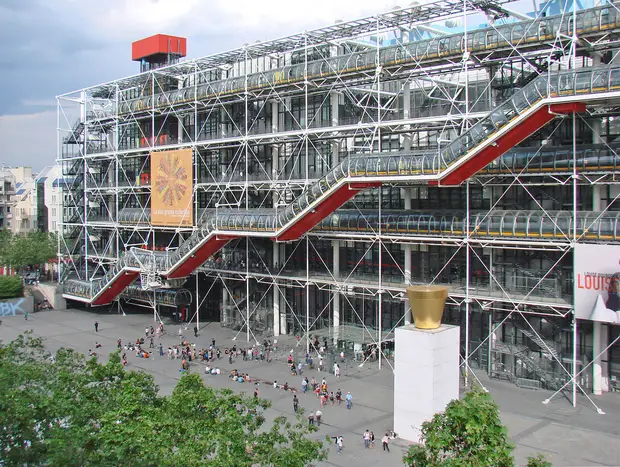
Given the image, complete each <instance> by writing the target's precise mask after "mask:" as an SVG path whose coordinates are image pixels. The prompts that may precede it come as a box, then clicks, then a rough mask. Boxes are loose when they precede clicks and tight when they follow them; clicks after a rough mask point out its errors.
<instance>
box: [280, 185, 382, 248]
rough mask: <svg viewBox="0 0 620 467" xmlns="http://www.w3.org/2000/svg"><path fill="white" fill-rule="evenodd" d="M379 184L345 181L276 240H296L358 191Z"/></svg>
mask: <svg viewBox="0 0 620 467" xmlns="http://www.w3.org/2000/svg"><path fill="white" fill-rule="evenodd" d="M377 186H381V182H371V183H368V182H366V183H365V182H360V183H347V184H345V185H343V186H341V187H340V188H338V189H337V190H335V191H334V192H333V193H332V194H331V195H330V196H329V198H327V199H325V200H324V201H322V202H321V203H319V205H318V206H316V207H315V208H314V209H312V210H311V211H309V212H308V213H307V214H306V215H305V216H303V217H302V218H301V219H299V220H298V221H297V222H295V223H294V224H293V225H291V226H290V227H289V228H288V229H287V230H285V231H284V232H283V233H281V234H280V235H278V237H276V240H277V241H280V242H286V241H290V240H296V239H298V238H299V237H301V236H302V235H303V234H305V233H306V232H308V231H309V230H310V229H312V227H314V226H315V225H317V224H318V223H319V222H321V221H322V220H323V219H325V218H326V217H327V216H329V215H330V214H331V213H332V212H334V211H335V210H336V209H338V208H339V207H340V206H342V205H343V204H344V203H346V202H347V201H348V200H350V199H351V198H353V197H354V196H355V195H356V194H358V193H359V192H360V191H362V190H365V189H366V188H373V187H377Z"/></svg>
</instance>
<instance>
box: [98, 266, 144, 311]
mask: <svg viewBox="0 0 620 467" xmlns="http://www.w3.org/2000/svg"><path fill="white" fill-rule="evenodd" d="M138 274H139V273H137V272H134V271H131V272H124V273H122V274H121V275H120V276H118V277H117V278H116V280H115V281H114V282H112V284H110V285H109V286H108V287H107V288H106V289H105V291H104V292H103V293H102V294H101V295H99V297H97V299H96V300H94V301H93V303H92V304H93V305H107V304H108V303H112V301H113V300H114V299H115V298H116V297H118V296H119V294H120V293H121V292H122V291H123V290H125V288H126V287H127V286H128V285H129V284H131V283H132V282H133V281H135V280H136V278H137V277H138Z"/></svg>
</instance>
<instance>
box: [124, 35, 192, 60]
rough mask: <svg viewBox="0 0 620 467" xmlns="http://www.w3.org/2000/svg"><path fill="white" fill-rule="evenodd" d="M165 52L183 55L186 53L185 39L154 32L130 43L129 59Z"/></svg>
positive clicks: (163, 53)
mask: <svg viewBox="0 0 620 467" xmlns="http://www.w3.org/2000/svg"><path fill="white" fill-rule="evenodd" d="M167 54H172V55H178V56H180V57H185V55H186V54H187V39H186V38H185V37H179V36H169V35H167V34H155V35H154V36H150V37H146V38H144V39H140V40H139V41H135V42H133V43H132V44H131V59H132V60H133V61H140V60H142V59H143V58H148V57H151V56H153V55H167Z"/></svg>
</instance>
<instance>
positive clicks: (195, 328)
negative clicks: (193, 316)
mask: <svg viewBox="0 0 620 467" xmlns="http://www.w3.org/2000/svg"><path fill="white" fill-rule="evenodd" d="M194 337H198V326H194Z"/></svg>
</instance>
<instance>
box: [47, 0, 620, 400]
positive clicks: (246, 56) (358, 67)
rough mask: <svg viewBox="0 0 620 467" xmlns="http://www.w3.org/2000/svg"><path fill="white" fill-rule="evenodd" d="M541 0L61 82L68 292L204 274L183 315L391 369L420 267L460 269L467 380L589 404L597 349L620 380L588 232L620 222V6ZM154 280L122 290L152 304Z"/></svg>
mask: <svg viewBox="0 0 620 467" xmlns="http://www.w3.org/2000/svg"><path fill="white" fill-rule="evenodd" d="M545 5H546V6H545V7H544V8H542V9H540V11H537V12H535V13H534V14H533V15H531V17H530V16H527V15H524V14H522V13H519V12H518V11H519V10H520V7H519V6H518V4H517V5H512V4H509V3H503V2H494V3H492V2H471V1H467V0H465V1H463V2H461V1H449V0H445V1H439V2H435V3H429V4H425V5H416V4H412V5H411V6H409V7H407V8H404V9H396V10H394V11H391V12H389V13H385V14H380V15H377V16H373V17H369V18H364V19H362V20H358V21H351V22H346V23H340V24H336V25H333V26H330V27H327V28H322V29H317V30H314V31H309V32H306V33H303V34H298V35H295V36H291V37H287V38H283V39H280V40H275V41H269V42H264V43H257V44H252V45H246V46H244V47H243V48H241V49H237V50H233V51H229V52H225V53H221V54H216V55H213V56H209V57H206V58H203V59H197V60H189V61H185V62H180V63H175V64H172V65H170V66H167V67H162V68H157V69H154V70H150V71H148V72H145V73H141V74H139V75H136V76H132V77H129V78H124V79H119V80H117V81H113V82H110V83H105V84H102V85H98V86H94V87H91V88H85V89H82V90H80V91H78V92H74V93H69V94H66V95H62V96H59V97H58V128H59V139H58V161H59V164H61V165H62V169H63V176H64V184H65V189H66V194H65V197H64V198H65V204H64V221H63V228H62V235H61V238H60V243H59V253H60V255H61V256H62V258H63V260H64V261H63V265H64V268H63V272H62V275H61V280H62V281H63V282H64V283H65V296H66V297H67V298H69V299H70V300H75V301H82V302H86V303H91V304H107V303H111V302H112V301H113V300H118V299H119V297H121V298H122V297H123V295H119V294H120V293H121V292H122V291H123V289H124V288H125V287H126V286H127V285H128V284H130V283H131V282H133V281H134V280H136V279H138V282H137V283H138V284H140V280H139V278H140V277H150V278H152V279H153V281H154V282H153V284H154V283H155V282H157V285H159V283H160V282H159V281H160V279H161V283H162V284H163V286H164V287H167V288H169V289H170V290H174V289H175V288H178V287H181V286H183V283H184V282H185V278H186V277H187V276H188V274H193V277H194V278H193V279H192V281H193V287H192V286H191V285H192V284H190V286H187V288H188V289H191V290H192V294H193V298H192V300H193V305H192V307H195V311H193V312H192V313H189V314H188V316H187V317H188V318H189V319H192V320H193V319H195V320H196V321H197V320H198V319H199V318H200V317H205V316H213V315H214V314H216V315H217V318H218V319H220V320H221V322H222V323H223V325H225V326H230V327H232V328H234V329H236V330H238V335H240V334H242V333H243V334H245V339H246V340H247V341H248V342H249V341H256V342H258V341H259V339H261V337H260V336H268V335H269V336H278V335H280V334H295V335H298V336H299V345H300V346H301V347H302V348H304V350H306V351H309V350H310V349H311V342H312V341H313V339H314V338H315V336H321V338H322V339H323V338H325V339H330V341H331V344H330V347H333V348H337V349H339V351H340V350H342V351H346V352H351V353H352V354H354V355H356V356H359V355H360V354H361V355H364V350H367V349H369V348H370V349H372V347H373V346H374V347H375V348H376V349H381V350H380V351H378V352H377V351H376V352H375V353H374V355H376V357H377V358H378V360H379V365H380V366H381V365H385V364H387V365H389V366H391V365H392V359H391V352H392V350H393V349H392V344H391V343H392V341H393V330H394V329H395V327H397V326H399V325H402V324H404V323H406V322H409V314H410V313H409V310H408V305H407V303H406V298H405V295H404V289H405V287H406V285H407V284H414V283H441V284H448V285H450V286H451V293H450V297H449V303H448V306H447V312H446V321H447V322H449V323H454V324H459V325H461V329H462V340H461V342H462V349H461V353H462V367H463V373H464V376H465V378H466V379H467V378H470V377H471V375H473V373H472V372H471V371H470V370H471V368H480V369H484V370H486V371H487V372H488V373H489V375H491V376H492V377H497V378H505V379H509V380H511V381H515V382H518V383H520V384H530V385H538V386H543V387H547V388H553V389H557V390H564V389H565V388H567V387H568V388H572V391H573V403H574V402H575V398H576V394H577V391H578V390H580V389H583V393H584V394H585V393H586V392H587V390H586V388H588V387H590V386H591V385H592V381H591V378H590V377H588V376H587V375H589V370H588V369H589V368H591V363H592V361H593V359H594V358H595V357H597V356H598V357H600V356H601V355H604V356H607V355H608V354H609V356H608V357H607V358H608V360H610V361H611V363H610V369H609V371H610V372H611V376H613V375H614V374H615V375H618V377H620V355H618V353H620V350H618V347H617V344H616V341H617V335H618V334H620V333H619V332H618V329H617V327H613V326H605V329H606V331H608V335H606V337H605V341H604V345H600V343H599V345H598V347H597V351H594V350H593V349H592V344H591V335H592V332H593V329H592V324H591V323H584V324H582V323H579V324H578V323H577V320H575V319H573V314H572V311H573V300H572V298H573V297H572V296H573V284H572V254H573V250H574V247H575V245H576V244H578V243H580V242H590V243H604V244H615V243H617V242H618V241H620V238H619V236H620V231H619V229H620V225H619V224H618V222H619V221H618V215H617V213H616V211H617V210H618V208H619V206H620V205H619V204H618V203H617V198H618V197H619V196H620V189H619V188H618V186H617V173H618V168H619V165H620V158H618V153H617V149H618V147H617V145H616V144H614V141H615V139H616V137H617V136H618V132H619V131H620V130H618V129H617V122H616V123H614V117H615V118H616V119H617V115H618V108H619V107H620V65H616V60H615V59H616V56H617V54H618V50H619V49H617V47H618V45H619V43H618V38H619V34H620V12H619V11H618V8H617V5H616V4H615V3H604V4H600V5H599V6H595V7H592V8H587V9H583V10H579V9H577V7H576V6H575V7H573V6H572V4H568V3H554V2H549V3H547V4H545ZM554 8H556V9H557V10H558V11H557V12H555V13H557V14H551V13H554V12H553V11H552V10H553V9H554ZM484 21H487V22H488V25H486V26H484V27H480V28H473V27H471V25H472V24H480V23H482V22H484ZM438 25H439V26H438ZM586 104H587V105H586ZM556 117H557V118H556ZM517 144H519V146H518V147H515V146H516V145H517ZM172 148H191V149H192V152H193V172H194V173H193V194H194V196H193V209H194V216H193V217H194V219H195V225H194V227H191V228H190V227H183V226H181V225H179V226H177V227H158V226H153V225H152V224H151V221H150V199H151V179H150V175H151V167H150V154H151V152H152V151H156V150H160V149H172ZM356 194H357V196H355V197H354V198H352V196H354V195H356ZM330 199H332V200H335V201H333V202H332V201H329V200H330ZM326 200H327V201H326ZM340 206H342V207H343V209H340V210H336V211H335V212H333V211H334V210H335V209H337V208H338V207H340ZM273 240H276V241H275V242H274V241H273ZM205 248H206V249H205ZM205 251H206V253H205ZM199 252H200V254H198V253H199ZM207 257H208V259H207ZM205 259H206V261H205ZM147 263H148V268H147V269H148V270H145V267H143V265H144V264H147ZM187 263H190V266H191V267H185V266H187ZM179 271H183V273H182V272H179ZM155 278H157V280H155ZM115 281H116V284H120V286H119V287H116V285H114V286H113V284H115ZM148 281H149V282H151V279H149V280H148ZM142 288H145V289H148V288H149V285H148V284H142V287H138V286H136V285H133V286H130V289H128V290H126V291H125V292H124V293H125V298H126V299H129V300H132V301H134V302H136V301H137V302H143V303H146V304H147V306H149V307H153V309H154V310H155V315H156V316H157V313H158V306H157V300H158V294H160V295H159V296H162V295H161V294H162V293H164V292H162V291H161V290H155V291H150V292H148V291H145V290H141V289H142ZM110 291H113V293H112V292H110ZM169 293H174V292H169ZM187 293H188V292H187V290H183V291H180V292H179V297H182V298H181V299H180V300H179V301H175V299H168V301H170V304H172V305H173V306H177V305H178V306H185V305H187V302H188V301H189V300H188V299H187ZM214 294H215V296H216V299H213V296H214ZM207 297H210V298H209V299H208V300H207ZM167 305H169V304H167ZM160 312H161V310H160ZM192 314H193V317H192V316H191V315H192ZM356 329H358V330H359V333H358V332H356V331H355V330H356ZM379 330H381V331H379ZM608 344H609V345H608ZM614 349H615V350H614ZM610 351H611V352H615V353H613V354H610ZM367 355H370V353H367ZM362 364H363V358H362Z"/></svg>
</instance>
